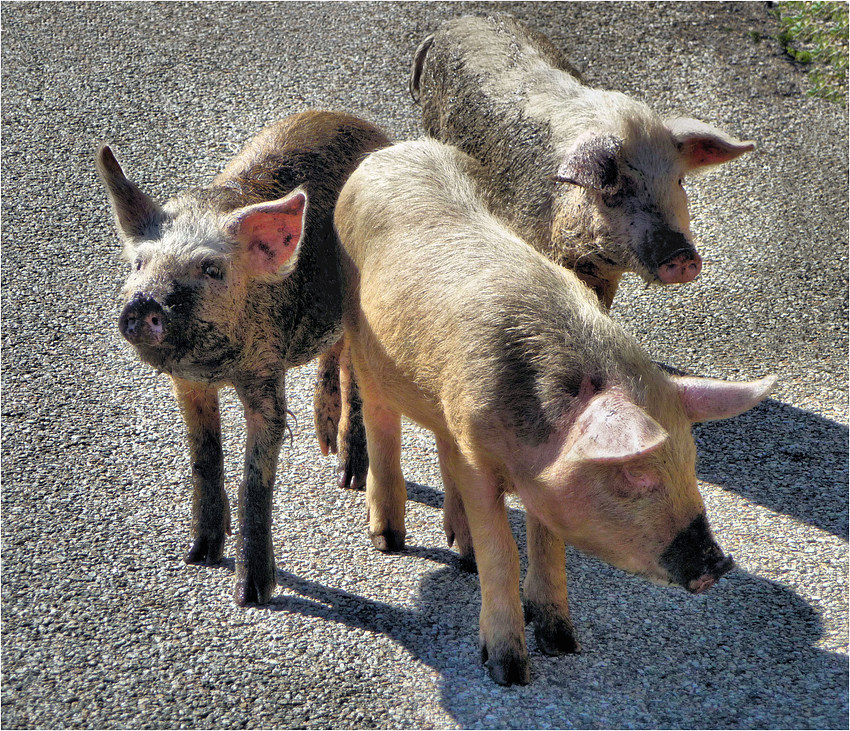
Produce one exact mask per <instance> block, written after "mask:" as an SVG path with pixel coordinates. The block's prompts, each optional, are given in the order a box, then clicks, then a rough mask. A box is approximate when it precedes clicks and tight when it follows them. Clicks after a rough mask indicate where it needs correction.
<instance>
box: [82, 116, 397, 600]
mask: <svg viewBox="0 0 850 731" xmlns="http://www.w3.org/2000/svg"><path fill="white" fill-rule="evenodd" d="M385 144H388V141H387V139H386V138H385V137H384V135H383V134H382V133H381V132H380V130H378V129H377V128H375V127H373V126H372V125H371V124H369V123H368V122H364V121H362V120H360V119H357V118H355V117H351V116H348V115H343V114H336V113H331V112H321V111H308V112H304V113H301V114H296V115H293V116H291V117H288V118H286V119H284V120H282V121H280V122H278V123H276V124H274V125H272V126H270V127H268V128H266V129H264V130H263V131H262V132H260V133H259V134H258V135H257V136H256V137H254V138H253V139H252V140H251V141H250V142H249V143H248V144H247V145H246V147H245V148H244V149H243V150H242V151H241V152H240V153H239V155H237V157H236V158H235V159H234V160H232V161H231V162H230V164H229V165H227V167H226V168H225V169H224V171H222V172H221V173H220V174H219V175H218V176H217V177H216V178H215V179H214V180H213V183H212V185H211V186H210V187H207V188H199V189H192V190H187V191H185V192H183V193H182V194H180V195H179V196H177V197H176V198H174V199H172V200H170V201H168V202H167V203H166V204H165V205H164V206H160V205H158V204H157V203H156V202H154V201H153V200H152V199H151V198H150V197H149V196H148V195H147V194H145V193H144V192H143V191H142V190H141V189H140V188H139V187H138V186H137V185H136V184H135V183H133V182H131V181H130V180H129V179H128V178H127V177H126V176H125V175H124V172H123V171H122V170H121V167H120V166H119V164H118V162H117V160H116V159H115V156H114V155H113V153H112V151H111V150H110V148H109V147H106V146H104V147H102V148H101V149H100V151H99V153H98V157H97V167H98V171H99V173H100V175H101V178H102V179H103V182H104V183H105V184H106V188H107V191H108V194H109V199H110V201H111V203H112V209H113V213H114V214H115V219H116V221H117V224H118V230H119V233H120V235H121V238H122V239H123V241H124V255H125V257H126V258H127V259H128V261H129V262H130V263H131V266H132V271H131V273H130V275H129V277H128V278H127V281H126V284H125V286H124V289H123V293H122V296H123V302H124V307H123V311H122V313H121V316H120V319H119V328H120V330H121V334H122V335H123V336H124V337H125V338H126V339H127V340H128V341H129V342H130V343H132V344H133V346H134V347H135V349H136V352H137V353H138V355H139V357H140V358H141V359H142V360H143V361H144V362H145V363H148V364H149V365H152V366H153V367H154V368H156V369H157V370H159V371H162V372H164V373H167V374H168V375H169V376H170V377H171V379H172V381H173V387H174V393H175V396H176V397H177V401H178V403H179V405H180V409H181V411H182V413H183V416H184V419H185V421H186V426H187V428H188V435H189V448H190V452H191V461H192V481H193V485H194V497H193V510H192V531H193V543H192V546H191V548H190V549H189V553H188V555H187V556H186V561H187V563H195V564H207V565H210V564H214V563H216V562H218V561H219V560H220V559H221V557H222V552H223V548H224V541H225V536H226V535H227V534H229V533H230V507H229V505H228V500H227V495H226V493H225V490H224V474H223V457H222V446H221V425H220V418H219V405H218V391H219V389H220V388H221V387H222V386H225V385H232V386H233V387H234V388H235V389H236V392H237V394H238V395H239V398H240V399H241V401H242V403H243V405H244V408H245V419H246V422H247V445H246V450H245V473H244V478H243V480H242V483H241V487H240V490H239V534H238V545H237V552H236V601H237V602H238V603H239V604H241V605H245V604H248V603H257V604H264V603H266V602H268V601H269V599H270V598H271V595H272V593H273V590H274V587H275V562H274V549H273V546H272V537H271V535H272V534H271V525H272V514H271V511H272V488H273V485H274V479H275V471H276V469H277V460H278V456H279V452H280V448H281V443H282V440H283V436H284V431H285V429H286V413H287V411H286V396H285V391H284V381H285V373H286V369H287V368H291V367H294V366H299V365H302V364H304V363H306V362H308V361H309V360H311V359H313V358H315V357H316V356H318V355H320V354H321V353H323V352H325V351H329V349H330V357H331V361H332V362H334V360H335V358H336V357H337V356H338V354H339V352H340V350H341V336H342V322H341V306H342V290H341V278H340V270H339V266H340V265H339V248H338V242H337V238H336V234H335V232H334V229H333V219H332V216H333V209H334V205H335V203H336V199H337V195H338V193H339V190H340V188H341V187H342V184H343V183H344V182H345V180H346V178H347V177H348V175H349V174H350V173H351V171H352V170H353V169H354V168H355V167H356V166H357V163H358V162H359V161H360V159H361V158H362V157H363V156H364V155H365V154H366V153H367V152H369V151H370V150H373V149H375V148H377V147H381V146H383V145H385ZM338 407H339V404H337V408H338ZM337 420H338V418H337Z"/></svg>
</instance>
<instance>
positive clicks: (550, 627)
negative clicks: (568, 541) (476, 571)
mask: <svg viewBox="0 0 850 731" xmlns="http://www.w3.org/2000/svg"><path fill="white" fill-rule="evenodd" d="M525 525H526V536H527V541H528V573H527V574H526V577H525V584H524V586H523V595H524V599H525V618H526V621H527V622H532V623H533V626H534V638H535V639H536V640H537V647H538V648H539V649H540V651H541V652H545V653H546V654H547V655H562V654H566V653H572V652H579V651H580V647H579V644H578V642H577V641H576V639H575V632H574V630H573V623H572V621H571V620H570V610H569V606H568V604H567V574H566V567H565V563H566V561H565V554H564V551H565V548H564V542H563V541H561V540H560V539H558V538H557V537H556V536H555V535H554V534H553V533H551V532H550V531H549V530H548V529H547V528H546V527H544V526H543V524H542V523H540V521H539V520H537V518H535V517H533V516H532V515H530V514H527V515H526V521H525Z"/></svg>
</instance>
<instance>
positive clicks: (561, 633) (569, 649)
mask: <svg viewBox="0 0 850 731" xmlns="http://www.w3.org/2000/svg"><path fill="white" fill-rule="evenodd" d="M523 611H524V614H525V623H526V624H529V623H531V625H532V628H533V629H534V639H535V641H536V642H537V649H538V650H540V652H542V653H543V654H544V655H574V654H577V653H579V652H581V645H580V644H579V642H578V640H577V639H576V637H575V629H574V628H573V623H572V621H571V620H570V618H569V617H565V616H563V615H562V614H559V613H558V611H557V610H556V609H555V608H554V607H542V606H540V605H539V604H534V603H532V602H526V603H525V605H524V606H523Z"/></svg>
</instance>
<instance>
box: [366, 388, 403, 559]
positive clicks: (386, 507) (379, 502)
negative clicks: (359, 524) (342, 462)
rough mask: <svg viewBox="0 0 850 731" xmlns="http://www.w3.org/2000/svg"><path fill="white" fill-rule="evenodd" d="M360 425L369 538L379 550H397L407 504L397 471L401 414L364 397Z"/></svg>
mask: <svg viewBox="0 0 850 731" xmlns="http://www.w3.org/2000/svg"><path fill="white" fill-rule="evenodd" d="M363 423H364V425H365V428H366V436H367V442H368V447H369V472H368V474H367V476H366V510H367V516H368V520H369V537H370V538H371V539H372V544H373V545H374V546H375V548H377V549H378V550H379V551H401V550H403V549H404V538H405V528H404V508H405V504H406V502H407V485H406V484H405V482H404V475H403V474H402V472H401V414H399V413H398V412H397V411H393V410H392V409H389V408H387V407H385V406H383V405H382V404H381V403H380V402H379V401H378V400H377V399H371V398H369V397H368V395H364V399H363Z"/></svg>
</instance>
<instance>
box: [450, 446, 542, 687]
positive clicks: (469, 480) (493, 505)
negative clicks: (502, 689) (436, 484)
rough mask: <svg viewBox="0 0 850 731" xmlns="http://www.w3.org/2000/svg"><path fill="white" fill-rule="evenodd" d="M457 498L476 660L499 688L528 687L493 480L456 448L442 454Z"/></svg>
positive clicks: (510, 553)
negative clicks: (471, 580)
mask: <svg viewBox="0 0 850 731" xmlns="http://www.w3.org/2000/svg"><path fill="white" fill-rule="evenodd" d="M443 457H444V459H445V463H446V467H447V468H448V470H449V471H450V472H451V474H452V478H453V480H454V483H455V485H456V486H457V487H458V489H459V490H460V493H461V497H462V498H463V505H464V508H465V509H466V516H467V519H468V520H469V528H470V533H471V535H472V543H473V545H474V546H475V559H476V562H477V564H478V578H479V581H480V582H481V616H480V622H479V624H480V633H479V643H480V647H481V660H482V662H484V663H485V665H486V666H487V669H488V670H489V671H490V677H492V678H493V680H495V681H496V682H497V683H499V685H511V684H513V683H519V684H521V685H525V684H526V683H528V681H529V675H530V674H529V665H528V650H527V648H526V646H525V623H524V622H523V614H522V603H521V601H520V594H519V551H518V550H517V546H516V542H515V541H514V537H513V534H512V533H511V527H510V523H509V522H508V514H507V509H506V507H505V499H504V491H503V490H504V485H503V483H502V481H501V480H500V478H499V476H498V475H496V474H493V473H491V472H490V471H488V470H486V469H484V468H482V467H478V466H476V465H474V464H472V463H471V462H470V461H469V460H467V458H466V457H465V456H464V455H463V454H461V452H460V450H459V449H458V448H457V446H456V445H453V446H452V448H451V449H450V450H445V451H444V453H443Z"/></svg>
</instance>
